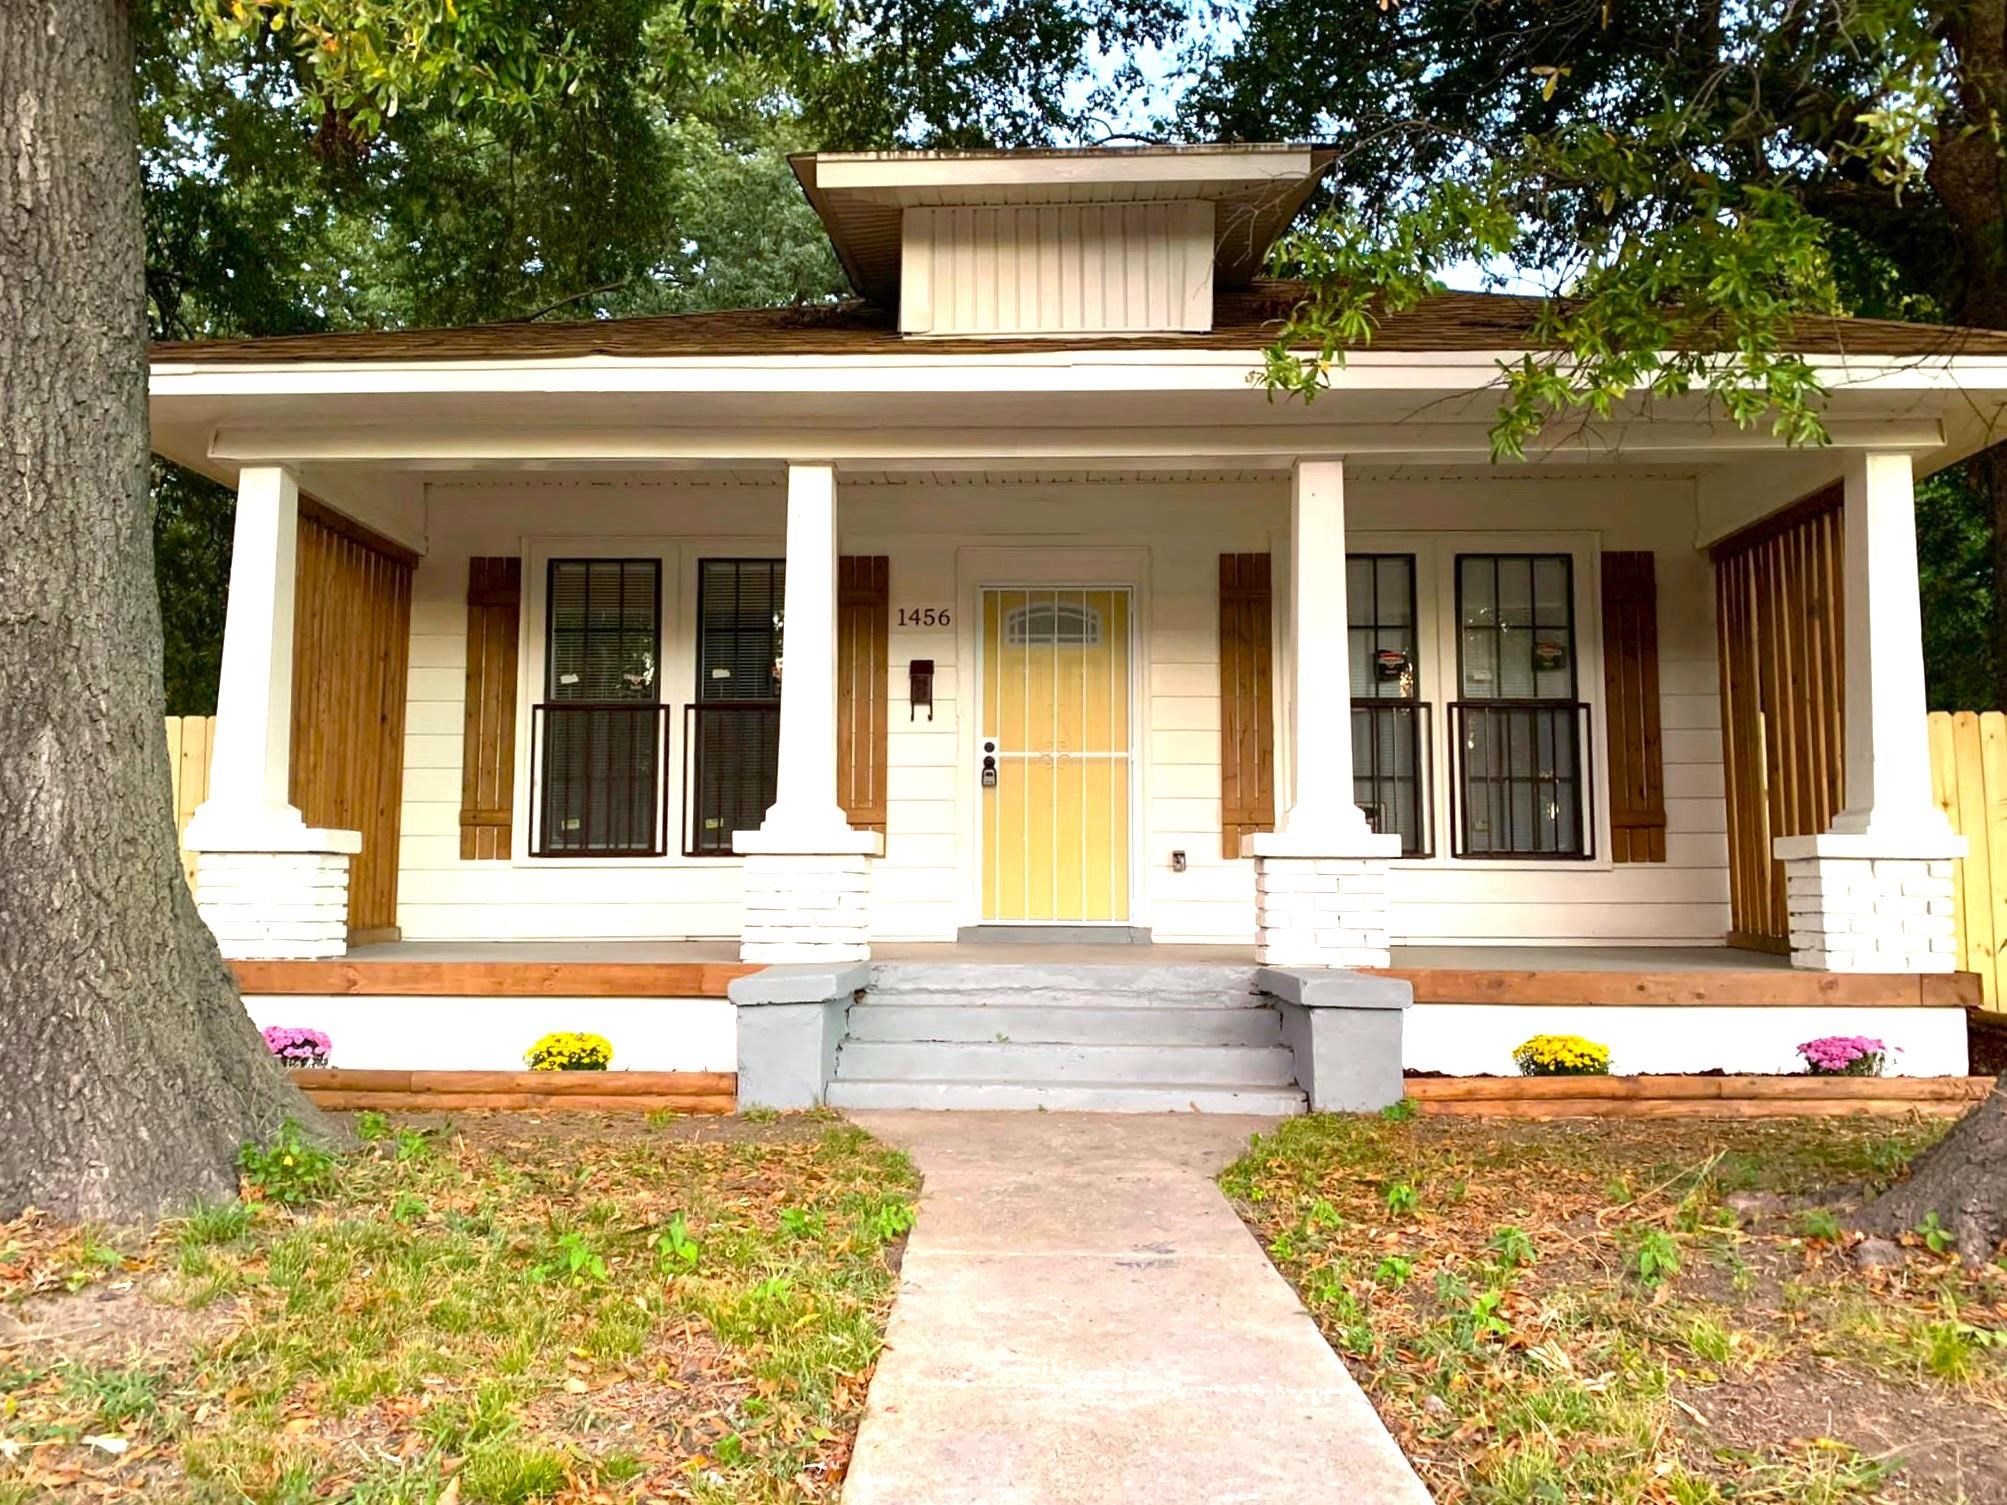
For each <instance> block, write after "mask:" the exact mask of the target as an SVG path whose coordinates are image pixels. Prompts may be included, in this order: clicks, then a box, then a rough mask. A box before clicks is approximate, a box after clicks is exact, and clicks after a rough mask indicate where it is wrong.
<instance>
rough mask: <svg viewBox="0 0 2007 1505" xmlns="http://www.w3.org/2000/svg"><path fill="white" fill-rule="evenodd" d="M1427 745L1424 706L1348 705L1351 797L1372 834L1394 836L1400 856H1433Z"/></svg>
mask: <svg viewBox="0 0 2007 1505" xmlns="http://www.w3.org/2000/svg"><path fill="white" fill-rule="evenodd" d="M1433 745H1434V743H1433V741H1432V739H1431V738H1430V736H1429V708H1428V707H1427V706H1426V705H1421V704H1418V703H1416V702H1413V701H1396V700H1381V701H1365V702H1361V701H1356V700H1355V701H1353V702H1352V798H1353V799H1355V800H1356V801H1358V804H1359V808H1360V809H1361V810H1363V811H1365V812H1366V823H1367V824H1368V825H1370V826H1371V827H1372V828H1373V829H1374V830H1375V831H1377V832H1379V833H1380V834H1381V835H1383V836H1384V835H1387V834H1388V833H1390V832H1395V833H1398V834H1399V835H1400V838H1401V855H1402V856H1403V857H1432V856H1434V855H1435V821H1434V818H1433V815H1434V809H1433V806H1434V795H1433V791H1434V787H1435V780H1434V779H1433V778H1432V777H1431V776H1430V766H1429V749H1430V748H1431V747H1432V746H1433Z"/></svg>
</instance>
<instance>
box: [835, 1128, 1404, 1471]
mask: <svg viewBox="0 0 2007 1505" xmlns="http://www.w3.org/2000/svg"><path fill="white" fill-rule="evenodd" d="M853 1116H854V1117H855V1118H856V1120H857V1121H858V1122H859V1123H860V1124H863V1125H864V1126H865V1127H866V1128H868V1129H869V1130H870V1131H871V1132H872V1133H874V1134H876V1135H878V1136H879V1137H880V1138H882V1139H885V1140H887V1141H888V1142H890V1143H892V1144H896V1145H899V1146H900V1147H902V1148H903V1149H906V1150H907V1151H909V1152H910V1153H911V1154H912V1155H913V1157H914V1160H915V1161H916V1163H917V1164H918V1165H919V1168H920V1171H921V1174H922V1175H923V1176H924V1177H925V1189H924V1192H923V1195H922V1197H921V1201H920V1218H919V1224H918V1226H917V1227H916V1228H915V1229H914V1232H913V1238H912V1242H911V1244H910V1245H909V1246H908V1248H907V1250H906V1264H905V1269H904V1278H903V1281H902V1285H901V1289H900V1293H899V1301H898V1305H897V1306H896V1307H894V1309H893V1312H892V1325H891V1331H890V1333H889V1334H888V1336H887V1346H886V1352H885V1355H884V1357H883V1358H881V1359H880V1361H879V1364H878V1373H877V1377H876V1378H875V1379H874V1380H873V1381H872V1384H871V1394H870V1399H869V1403H868V1406H867V1408H866V1411H865V1417H864V1427H863V1431H862V1432H861V1433H860V1435H859V1437H858V1441H857V1451H856V1454H855V1456H854V1458H853V1459H852V1461H851V1465H850V1476H849V1481H848V1483H847V1484H846V1485H845V1486H844V1492H843V1499H844V1501H845V1502H846V1505H1016V1502H1023V1505H1101V1502H1108V1505H1114V1502H1118V1501H1120V1502H1125V1505H1129V1502H1142V1501H1148V1502H1150V1505H1184V1502H1191V1505H1269V1502H1274V1505H1285V1502H1286V1505H1312V1502H1317V1501H1332V1502H1337V1501H1345V1502H1350V1505H1426V1502H1427V1501H1428V1499H1429V1496H1428V1493H1427V1491H1426V1490H1424V1489H1423V1488H1422V1485H1421V1483H1420V1481H1419V1480H1417V1479H1416V1477H1415V1475H1414V1472H1413V1471H1412V1470H1411V1469H1410V1468H1409V1467H1408V1463H1407V1460H1406V1459H1405V1458H1403V1457H1402V1456H1401V1453H1400V1450H1399V1449H1398V1448H1396V1447H1395V1446H1394V1443H1393V1439H1392V1438H1390V1437H1389V1436H1388V1435H1387V1432H1386V1429H1385V1428H1384V1427H1383V1426H1381V1424H1380V1419H1379V1417H1378V1416H1376V1415H1375V1414H1374V1412H1373V1408H1372V1406H1371V1405H1370V1404H1369V1403H1368V1401H1367V1400H1366V1397H1365V1396H1364V1394H1362V1393H1361V1391H1360V1390H1359V1387H1358V1385H1357V1384H1355V1383H1354V1382H1353V1379H1352V1377H1351V1375H1350V1374H1348V1373H1347V1372H1346V1369H1345V1366H1344V1365H1343V1364H1342V1363H1341V1362H1340V1361H1339V1359H1338V1357H1337V1355H1336V1354H1334V1353H1333V1352H1332V1351H1331V1349H1330V1347H1329V1346H1328V1345H1327V1344H1326V1343H1325V1341H1324V1339H1323V1337H1322V1336H1321V1335H1320V1334H1319V1333H1318V1331H1317V1329H1316V1327H1315V1326H1314V1325H1313V1324H1312V1322H1311V1320H1310V1315H1309V1313H1307V1312H1306V1311H1304V1309H1303V1306H1302V1304H1301V1303H1300V1302H1299V1301H1298V1300H1297V1299H1296V1294H1295V1292H1294V1291H1292V1290H1291V1289H1290V1287H1289V1285H1288V1283H1287V1282H1286V1281H1284V1280H1283V1279H1282V1277H1281V1276H1280V1275H1278V1274H1277V1273H1276V1271H1275V1268H1274V1266H1272V1265H1271V1264H1270V1263H1269V1262H1268V1257H1267V1256H1266V1255H1265V1254H1263V1253H1262V1251H1261V1248H1260V1246H1259V1245H1257V1244H1256V1243H1255V1241H1254V1239H1253V1237H1252V1236H1250V1235H1249V1233H1248V1232H1247V1230H1246V1229H1245V1228H1244V1227H1243V1226H1242V1225H1241V1222H1240V1219H1239V1218H1238V1217H1236V1216H1235V1215H1234V1212H1233V1209H1232V1208H1230V1207H1229V1206H1228V1205H1227V1202H1226V1199H1225V1197H1223V1196H1222V1195H1221V1194H1220V1192H1219V1189H1218V1188H1217V1187H1216V1186H1215V1185H1213V1182H1212V1177H1213V1176H1214V1175H1215V1174H1216V1173H1217V1172H1218V1171H1219V1169H1220V1168H1221V1167H1222V1166H1224V1165H1226V1164H1227V1163H1228V1162H1229V1161H1230V1160H1232V1159H1233V1158H1234V1156H1235V1155H1237V1154H1238V1153H1239V1152H1240V1150H1241V1149H1242V1148H1243V1147H1244V1146H1245V1145H1246V1143H1247V1137H1248V1135H1249V1134H1250V1133H1252V1132H1254V1131H1256V1130H1258V1129H1265V1128H1268V1127H1270V1123H1269V1121H1267V1120H1260V1119H1247V1118H1225V1117H1205V1116H1200V1115H1196V1114H1180V1115H1176V1116H1169V1115H1167V1116H1161V1117H1160V1116H1155V1115H1152V1116H1141V1115H1127V1114H1062V1113H1051V1114H1048V1113H858V1114H855V1115H853Z"/></svg>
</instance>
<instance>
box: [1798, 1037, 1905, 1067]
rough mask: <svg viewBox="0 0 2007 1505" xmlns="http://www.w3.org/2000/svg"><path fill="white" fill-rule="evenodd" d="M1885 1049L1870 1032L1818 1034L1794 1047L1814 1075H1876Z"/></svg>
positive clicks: (1886, 1050) (1885, 1051)
mask: <svg viewBox="0 0 2007 1505" xmlns="http://www.w3.org/2000/svg"><path fill="white" fill-rule="evenodd" d="M1888 1051H1889V1048H1888V1046H1886V1045H1885V1044H1883V1043H1882V1042H1881V1041H1880V1040H1877V1039H1875V1038H1873V1037H1872V1036H1870V1035H1822V1036H1820V1037H1819V1038H1818V1039H1816V1040H1807V1041H1806V1042H1805V1043H1804V1044H1803V1045H1801V1046H1799V1047H1798V1054H1799V1055H1801V1056H1803V1057H1804V1058H1805V1066H1806V1069H1807V1070H1809V1071H1810V1072H1811V1073H1812V1074H1813V1075H1814V1076H1878V1075H1880V1074H1881V1069H1882V1058H1883V1057H1884V1056H1886V1055H1887V1054H1888Z"/></svg>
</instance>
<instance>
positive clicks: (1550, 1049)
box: [1512, 1035, 1610, 1076]
mask: <svg viewBox="0 0 2007 1505" xmlns="http://www.w3.org/2000/svg"><path fill="white" fill-rule="evenodd" d="M1512 1059H1513V1061H1514V1063H1515V1064H1516V1065H1517V1066H1518V1067H1519V1074H1520V1075H1521V1076H1608V1075H1609V1074H1610V1047H1609V1046H1607V1045H1598V1044H1597V1043H1596V1042H1595V1041H1594V1040H1584V1039H1583V1038H1582V1037H1581V1036H1580V1035H1535V1036H1534V1037H1533V1038H1532V1039H1531V1040H1528V1041H1527V1042H1526V1043H1525V1044H1524V1045H1522V1046H1520V1047H1519V1048H1518V1049H1517V1050H1515V1051H1513V1053H1512Z"/></svg>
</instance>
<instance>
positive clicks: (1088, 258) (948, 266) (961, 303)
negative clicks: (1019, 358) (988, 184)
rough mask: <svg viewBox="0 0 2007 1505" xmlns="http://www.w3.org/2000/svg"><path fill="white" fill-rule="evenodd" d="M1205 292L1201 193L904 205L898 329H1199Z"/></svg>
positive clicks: (1208, 292)
mask: <svg viewBox="0 0 2007 1505" xmlns="http://www.w3.org/2000/svg"><path fill="white" fill-rule="evenodd" d="M1212 301H1213V206H1212V204H1211V203H1210V202H1204V201H1195V200H1184V201H1176V202H1168V203H1132V204H1043V205H1020V206H1015V207H978V206H973V205H956V206H953V207H948V208H938V209H936V208H912V209H908V210H906V211H905V228H904V232H903V236H902V240H901V263H900V291H899V327H900V329H901V330H902V331H904V332H905V333H907V334H923V335H924V334H933V335H981V334H1061V333H1072V334H1134V333H1140V332H1142V331H1145V330H1171V329H1181V330H1205V329H1210V328H1211V327H1212V314H1213V310H1212Z"/></svg>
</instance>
